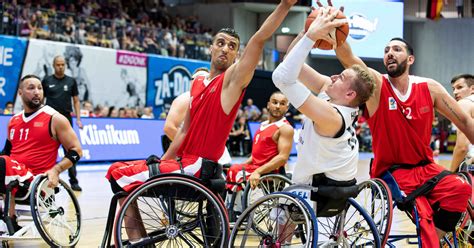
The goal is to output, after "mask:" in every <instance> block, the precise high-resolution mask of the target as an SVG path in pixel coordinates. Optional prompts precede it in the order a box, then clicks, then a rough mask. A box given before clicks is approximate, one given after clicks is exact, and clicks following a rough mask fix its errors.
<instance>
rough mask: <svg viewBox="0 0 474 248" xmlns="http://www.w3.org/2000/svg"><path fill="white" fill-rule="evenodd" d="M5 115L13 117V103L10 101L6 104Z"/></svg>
mask: <svg viewBox="0 0 474 248" xmlns="http://www.w3.org/2000/svg"><path fill="white" fill-rule="evenodd" d="M3 114H4V115H13V102H11V101H8V102H7V103H5V109H4V110H3Z"/></svg>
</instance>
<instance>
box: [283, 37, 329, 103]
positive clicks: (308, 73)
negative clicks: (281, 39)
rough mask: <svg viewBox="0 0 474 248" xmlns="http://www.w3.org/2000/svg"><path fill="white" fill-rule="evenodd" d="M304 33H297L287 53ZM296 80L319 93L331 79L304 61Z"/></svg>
mask: <svg viewBox="0 0 474 248" xmlns="http://www.w3.org/2000/svg"><path fill="white" fill-rule="evenodd" d="M304 35H305V32H304V31H301V32H300V33H299V34H298V36H297V37H296V38H295V39H294V40H293V41H292V42H291V44H290V46H289V47H288V50H287V53H289V52H290V51H291V49H293V47H294V46H295V45H296V43H297V42H298V41H299V40H300V39H301V38H303V36H304ZM298 80H299V81H300V82H302V83H303V84H304V85H305V86H306V87H308V89H310V90H311V91H312V92H314V93H316V94H319V93H320V92H321V91H324V88H323V87H325V86H327V85H328V84H330V83H331V79H330V78H329V77H328V76H326V75H323V74H321V73H319V72H317V71H316V70H315V69H313V68H311V66H309V65H308V64H306V63H304V64H303V67H302V68H301V71H300V74H299V75H298Z"/></svg>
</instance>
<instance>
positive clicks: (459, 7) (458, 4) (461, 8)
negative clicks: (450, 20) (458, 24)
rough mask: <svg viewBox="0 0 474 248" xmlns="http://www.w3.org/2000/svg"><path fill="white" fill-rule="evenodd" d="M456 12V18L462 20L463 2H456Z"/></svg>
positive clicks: (460, 0)
mask: <svg viewBox="0 0 474 248" xmlns="http://www.w3.org/2000/svg"><path fill="white" fill-rule="evenodd" d="M456 10H457V11H458V17H459V18H464V0H456Z"/></svg>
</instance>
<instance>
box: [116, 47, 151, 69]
mask: <svg viewBox="0 0 474 248" xmlns="http://www.w3.org/2000/svg"><path fill="white" fill-rule="evenodd" d="M116 63H117V64H119V65H129V66H137V67H146V65H147V57H146V55H142V54H139V53H130V52H127V53H125V52H120V51H118V52H117V60H116Z"/></svg>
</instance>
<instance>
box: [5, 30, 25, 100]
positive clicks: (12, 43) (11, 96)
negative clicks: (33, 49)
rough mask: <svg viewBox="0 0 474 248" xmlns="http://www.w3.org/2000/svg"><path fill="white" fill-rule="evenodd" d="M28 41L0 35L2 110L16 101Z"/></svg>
mask: <svg viewBox="0 0 474 248" xmlns="http://www.w3.org/2000/svg"><path fill="white" fill-rule="evenodd" d="M26 45H27V40H26V39H23V38H16V37H9V36H3V35H0V108H1V109H3V108H4V107H5V103H7V102H13V101H14V100H15V95H16V89H17V86H18V81H20V72H21V67H22V65H23V59H24V58H25V52H26Z"/></svg>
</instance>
